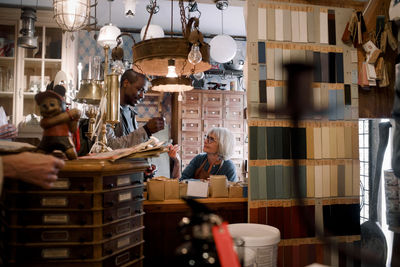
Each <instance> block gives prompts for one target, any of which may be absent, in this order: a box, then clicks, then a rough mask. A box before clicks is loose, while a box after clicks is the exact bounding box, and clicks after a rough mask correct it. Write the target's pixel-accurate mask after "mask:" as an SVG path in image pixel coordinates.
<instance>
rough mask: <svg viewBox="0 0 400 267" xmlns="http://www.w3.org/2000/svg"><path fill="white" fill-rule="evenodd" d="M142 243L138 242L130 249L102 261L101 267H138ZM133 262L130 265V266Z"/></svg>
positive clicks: (141, 253)
mask: <svg viewBox="0 0 400 267" xmlns="http://www.w3.org/2000/svg"><path fill="white" fill-rule="evenodd" d="M142 243H143V241H142V242H139V243H138V245H135V246H133V247H131V248H128V249H125V250H123V251H122V252H119V253H118V254H116V255H114V256H112V257H109V258H107V259H105V260H104V262H103V265H102V266H107V267H114V266H129V267H135V266H137V267H139V266H142V265H140V261H139V259H140V258H142V255H143V245H142ZM132 261H133V263H132V264H134V263H136V264H134V265H132V264H130V263H131V262H132Z"/></svg>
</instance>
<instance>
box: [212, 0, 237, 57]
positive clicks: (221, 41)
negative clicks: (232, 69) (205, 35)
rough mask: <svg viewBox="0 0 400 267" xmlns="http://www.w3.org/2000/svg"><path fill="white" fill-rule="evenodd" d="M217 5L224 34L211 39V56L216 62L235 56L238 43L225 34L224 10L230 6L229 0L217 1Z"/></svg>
mask: <svg viewBox="0 0 400 267" xmlns="http://www.w3.org/2000/svg"><path fill="white" fill-rule="evenodd" d="M216 7H217V9H219V10H221V22H222V23H221V24H222V34H220V35H217V36H215V37H214V38H212V39H211V41H210V46H211V49H210V54H211V58H212V59H213V60H215V61H216V62H218V63H226V62H229V61H231V60H232V59H233V58H234V57H235V54H236V50H237V45H236V42H235V40H233V38H232V37H231V36H229V35H227V34H224V10H225V9H226V8H228V1H226V0H219V1H216Z"/></svg>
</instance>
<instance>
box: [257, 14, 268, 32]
mask: <svg viewBox="0 0 400 267" xmlns="http://www.w3.org/2000/svg"><path fill="white" fill-rule="evenodd" d="M258 39H259V40H266V39H267V9H266V8H258Z"/></svg>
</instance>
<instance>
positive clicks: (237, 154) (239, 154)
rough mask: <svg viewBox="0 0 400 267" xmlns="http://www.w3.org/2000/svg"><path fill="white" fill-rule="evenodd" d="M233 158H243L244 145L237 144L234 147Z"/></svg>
mask: <svg viewBox="0 0 400 267" xmlns="http://www.w3.org/2000/svg"><path fill="white" fill-rule="evenodd" d="M232 158H233V159H242V158H243V146H235V148H234V149H233V155H232Z"/></svg>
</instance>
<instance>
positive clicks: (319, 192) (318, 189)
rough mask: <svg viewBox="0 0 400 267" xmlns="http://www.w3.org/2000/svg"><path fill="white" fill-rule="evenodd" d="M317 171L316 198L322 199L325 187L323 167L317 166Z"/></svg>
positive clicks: (315, 169)
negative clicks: (323, 183)
mask: <svg viewBox="0 0 400 267" xmlns="http://www.w3.org/2000/svg"><path fill="white" fill-rule="evenodd" d="M314 171H315V175H314V177H315V197H322V191H323V185H322V180H323V179H322V165H316V166H315V168H314Z"/></svg>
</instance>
